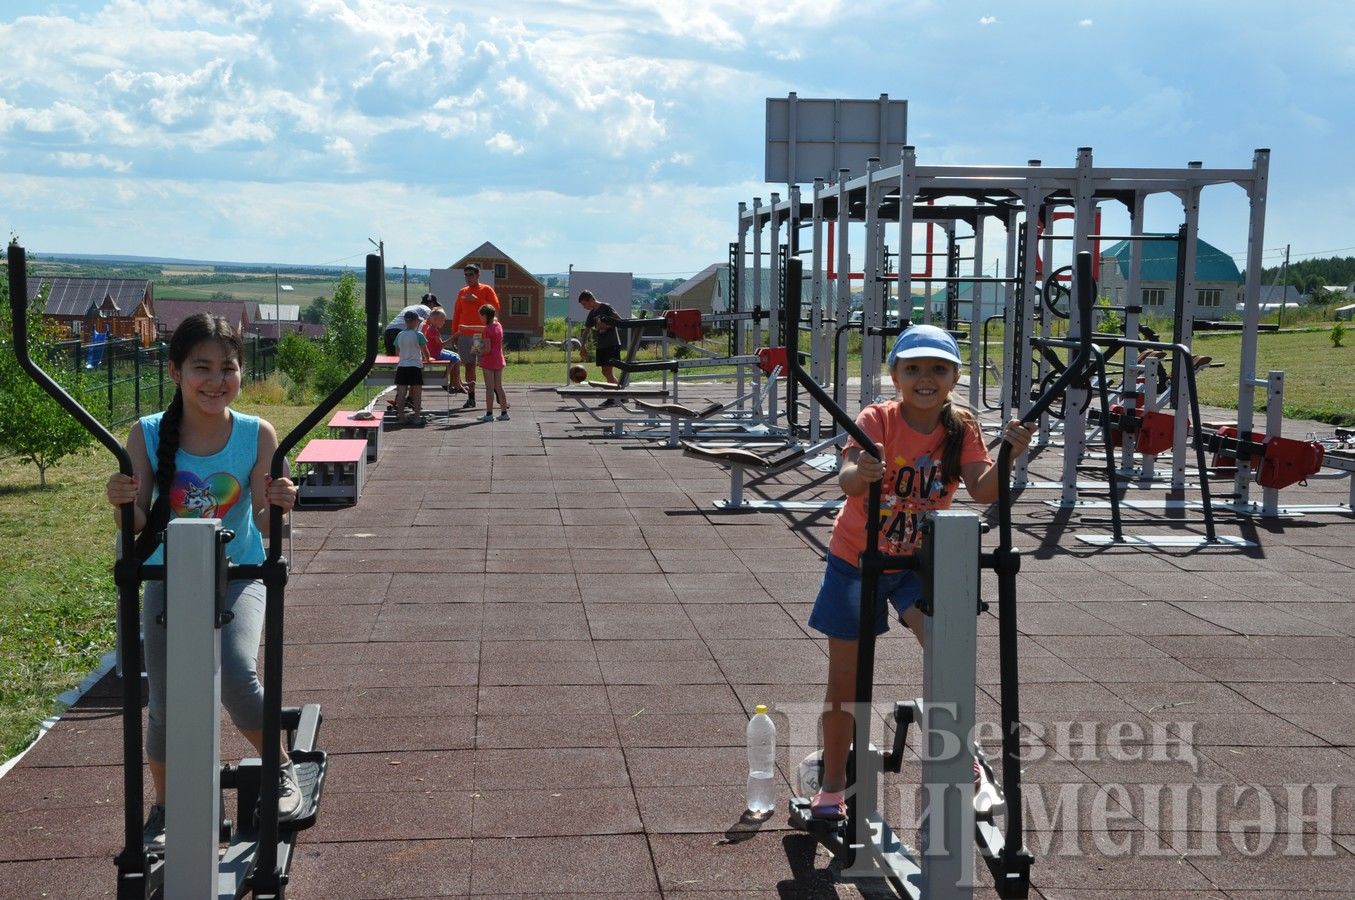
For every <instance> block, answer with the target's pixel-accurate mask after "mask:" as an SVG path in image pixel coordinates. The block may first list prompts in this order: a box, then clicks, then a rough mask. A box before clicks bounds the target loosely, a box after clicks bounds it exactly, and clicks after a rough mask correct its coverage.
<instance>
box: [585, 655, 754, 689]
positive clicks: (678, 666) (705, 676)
mask: <svg viewBox="0 0 1355 900" xmlns="http://www.w3.org/2000/svg"><path fill="white" fill-rule="evenodd" d="M599 665H600V666H601V668H602V680H603V683H605V684H608V685H612V684H724V683H726V681H727V679H726V678H725V675H724V673H723V672H721V671H720V668H719V666H718V665H716V663H715V661H714V660H711V659H682V660H656V661H654V662H644V661H637V660H602V661H600V662H599Z"/></svg>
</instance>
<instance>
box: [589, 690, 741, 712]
mask: <svg viewBox="0 0 1355 900" xmlns="http://www.w3.org/2000/svg"><path fill="white" fill-rule="evenodd" d="M607 698H608V701H609V703H610V704H611V711H612V712H613V713H615V714H617V715H619V716H631V715H636V714H638V713H640V711H641V710H643V711H644V712H645V713H646V714H649V715H692V714H705V713H727V712H731V711H735V710H739V709H740V706H739V699H738V697H737V696H735V694H734V691H733V690H732V689H731V688H730V687H729V686H728V685H726V684H685V685H663V684H660V685H649V684H646V685H639V684H622V685H617V684H614V685H609V686H608V687H607Z"/></svg>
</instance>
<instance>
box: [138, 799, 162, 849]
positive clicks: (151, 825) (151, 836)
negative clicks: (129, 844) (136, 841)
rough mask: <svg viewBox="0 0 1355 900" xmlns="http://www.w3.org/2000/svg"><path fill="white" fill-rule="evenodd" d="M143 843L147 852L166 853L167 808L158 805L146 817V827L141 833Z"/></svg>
mask: <svg viewBox="0 0 1355 900" xmlns="http://www.w3.org/2000/svg"><path fill="white" fill-rule="evenodd" d="M141 842H142V843H143V844H144V845H145V846H146V849H147V850H154V851H156V852H157V853H163V852H165V808H164V806H162V805H161V804H159V803H157V804H155V805H154V806H152V807H151V812H150V815H148V816H146V827H145V829H144V830H143V831H142V832H141Z"/></svg>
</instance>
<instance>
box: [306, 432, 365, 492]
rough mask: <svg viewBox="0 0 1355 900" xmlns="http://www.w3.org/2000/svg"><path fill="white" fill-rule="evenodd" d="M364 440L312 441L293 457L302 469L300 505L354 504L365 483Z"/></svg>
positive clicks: (331, 439)
mask: <svg viewBox="0 0 1355 900" xmlns="http://www.w3.org/2000/svg"><path fill="white" fill-rule="evenodd" d="M367 446H368V445H367V441H365V440H362V439H341V438H315V439H313V440H312V441H311V442H310V443H308V444H307V445H306V446H305V447H304V448H303V449H302V451H301V453H300V454H298V455H297V457H296V461H297V465H298V466H305V467H306V470H305V473H304V475H303V476H302V477H301V481H300V488H299V491H300V494H299V498H298V499H299V500H300V501H301V502H302V503H309V502H311V501H316V500H318V501H322V502H348V503H356V502H358V497H359V496H361V494H362V486H363V484H364V483H365V482H366V480H367Z"/></svg>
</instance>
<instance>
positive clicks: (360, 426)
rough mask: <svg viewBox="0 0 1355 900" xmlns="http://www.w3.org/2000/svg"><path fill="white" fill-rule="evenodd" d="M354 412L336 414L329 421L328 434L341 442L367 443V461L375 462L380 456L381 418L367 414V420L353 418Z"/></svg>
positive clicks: (355, 414)
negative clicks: (355, 441)
mask: <svg viewBox="0 0 1355 900" xmlns="http://www.w3.org/2000/svg"><path fill="white" fill-rule="evenodd" d="M357 415H358V413H355V412H336V413H335V414H334V417H333V418H332V419H330V420H329V432H330V434H332V435H333V436H334V437H335V438H338V439H341V440H362V441H366V442H367V461H368V462H376V460H377V457H378V456H380V455H381V432H382V430H383V429H382V428H381V421H382V417H381V416H379V415H376V414H374V413H367V418H365V419H358V418H355V416H357Z"/></svg>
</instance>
